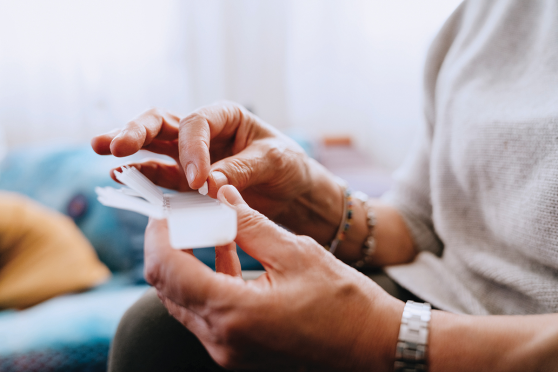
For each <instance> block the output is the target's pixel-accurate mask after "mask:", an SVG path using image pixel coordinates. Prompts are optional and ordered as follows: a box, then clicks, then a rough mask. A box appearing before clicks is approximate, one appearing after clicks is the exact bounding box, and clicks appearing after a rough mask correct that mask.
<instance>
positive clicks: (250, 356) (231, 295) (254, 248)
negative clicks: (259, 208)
mask: <svg viewBox="0 0 558 372" xmlns="http://www.w3.org/2000/svg"><path fill="white" fill-rule="evenodd" d="M218 198H219V200H221V201H222V202H223V203H226V204H227V205H229V206H231V207H232V208H234V209H235V210H236V212H237V214H238V235H237V239H236V243H238V244H239V245H241V246H242V247H243V249H244V250H245V251H246V252H247V253H248V254H250V255H252V256H253V257H254V258H256V259H257V260H259V261H260V262H261V263H262V264H263V266H264V267H265V269H266V273H265V274H263V275H262V276H260V277H259V278H258V279H257V280H254V281H248V282H245V281H243V280H242V278H241V275H240V264H239V260H238V256H237V255H236V250H235V245H234V244H230V245H228V246H223V247H217V248H216V253H217V257H216V269H217V272H213V271H212V270H210V269H209V268H208V267H206V266H205V265H203V264H202V263H201V262H200V261H198V260H197V259H196V258H195V257H194V256H193V255H192V254H191V251H190V252H186V251H179V250H174V249H172V248H171V247H170V245H169V242H168V231H167V225H166V222H165V221H158V220H151V221H150V223H149V225H148V227H147V231H146V242H145V264H146V267H145V274H146V279H147V280H148V281H149V282H150V283H151V284H152V285H153V286H155V287H156V288H157V290H158V294H159V297H160V299H161V300H162V302H163V304H164V305H165V307H167V309H168V310H169V312H170V313H171V314H172V315H173V316H174V317H175V318H176V319H178V320H179V321H180V322H181V323H182V324H184V326H186V327H187V328H188V329H189V330H190V331H192V332H193V333H194V334H195V335H196V336H197V337H198V338H199V340H200V341H201V342H202V344H203V345H204V346H205V348H206V349H207V351H208V352H209V354H210V355H211V356H212V358H213V359H214V360H215V361H216V362H217V363H219V364H220V365H222V366H223V367H225V368H228V369H258V370H319V371H326V370H340V371H347V370H355V371H358V370H363V371H364V370H366V371H370V370H372V369H374V370H378V371H384V370H390V368H392V367H393V356H394V355H395V345H396V342H397V331H398V329H399V320H400V319H401V313H402V311H403V306H404V304H403V303H402V302H401V301H398V300H396V299H394V298H392V297H391V296H389V295H388V294H387V293H385V292H384V291H383V290H382V289H381V288H379V287H378V286H377V285H376V284H375V283H373V282H372V281H371V280H369V279H368V278H367V277H365V276H364V275H362V274H361V273H359V272H358V271H356V270H354V269H352V268H351V267H349V266H347V265H344V264H343V263H342V262H340V261H339V260H337V259H335V258H334V256H333V255H331V254H330V253H329V252H327V251H326V250H324V249H323V247H321V246H320V245H319V244H317V243H316V242H315V241H314V240H313V239H311V238H309V237H305V236H296V235H294V234H292V233H290V232H288V231H286V230H284V229H282V228H280V227H278V226H277V225H276V224H274V223H273V222H271V221H269V220H268V219H267V218H266V217H265V216H263V215H261V214H260V213H258V212H256V211H255V210H253V209H251V208H250V207H249V206H248V205H247V204H246V203H245V202H244V201H243V199H242V197H241V195H240V194H239V193H238V191H237V190H236V189H235V188H234V187H232V186H224V187H222V188H221V190H220V191H219V194H218Z"/></svg>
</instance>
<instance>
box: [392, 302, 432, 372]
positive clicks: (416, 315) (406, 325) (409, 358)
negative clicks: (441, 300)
mask: <svg viewBox="0 0 558 372" xmlns="http://www.w3.org/2000/svg"><path fill="white" fill-rule="evenodd" d="M431 312H432V309H431V306H430V304H429V303H424V304H422V303H419V302H414V301H407V304H405V308H404V309H403V316H402V317H401V328H400V329H399V340H398V342H397V349H396V352H395V365H394V371H395V372H416V371H427V370H428V367H427V359H426V353H427V346H428V326H429V324H430V316H431Z"/></svg>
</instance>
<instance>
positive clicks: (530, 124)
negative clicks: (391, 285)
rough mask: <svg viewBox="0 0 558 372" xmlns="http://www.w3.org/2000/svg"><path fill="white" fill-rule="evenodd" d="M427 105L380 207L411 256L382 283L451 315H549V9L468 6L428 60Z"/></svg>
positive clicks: (554, 213)
mask: <svg viewBox="0 0 558 372" xmlns="http://www.w3.org/2000/svg"><path fill="white" fill-rule="evenodd" d="M425 97H426V98H425V118H426V120H425V121H426V125H425V130H424V131H423V134H422V137H421V139H420V141H418V145H417V146H416V148H415V150H414V151H413V152H412V154H411V156H410V157H409V158H408V159H407V161H406V163H405V164H404V165H403V167H402V168H401V169H400V170H399V171H398V172H396V175H395V179H396V186H395V187H394V189H393V190H391V191H390V192H389V193H388V194H386V195H384V200H385V201H386V202H388V203H389V204H391V205H393V206H394V207H395V208H396V209H398V210H399V212H400V213H401V215H402V216H403V219H404V220H405V222H406V224H407V226H408V229H409V231H410V232H411V235H412V236H413V238H414V242H415V245H416V247H417V248H418V250H419V251H420V253H419V254H418V256H417V258H416V259H415V261H414V262H412V263H410V264H406V265H398V266H392V267H388V268H386V272H387V273H388V275H389V276H391V277H392V278H393V279H394V280H395V281H397V282H398V283H399V284H401V285H402V286H403V287H405V288H407V289H409V290H410V291H411V292H413V293H414V294H416V295H417V296H419V297H420V298H422V299H424V300H425V301H428V302H430V303H432V304H433V305H434V306H436V307H438V308H440V309H444V310H448V311H452V312H456V313H466V314H535V313H551V312H558V1H556V0H470V1H465V2H464V3H463V4H461V6H460V7H459V8H458V9H457V10H456V11H455V12H454V14H453V15H452V16H451V17H450V19H449V20H448V21H447V22H446V24H445V25H444V26H443V28H442V30H441V31H440V33H439V35H438V36H437V38H436V39H435V40H434V43H433V45H432V46H431V48H430V51H429V55H428V58H427V63H426V72H425Z"/></svg>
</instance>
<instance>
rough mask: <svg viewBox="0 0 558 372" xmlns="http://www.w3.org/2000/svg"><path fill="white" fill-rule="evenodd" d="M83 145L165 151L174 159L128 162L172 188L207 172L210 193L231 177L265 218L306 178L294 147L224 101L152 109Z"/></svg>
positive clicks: (104, 150) (104, 151)
mask: <svg viewBox="0 0 558 372" xmlns="http://www.w3.org/2000/svg"><path fill="white" fill-rule="evenodd" d="M91 145H92V147H93V149H94V150H95V151H96V152H97V153H98V154H101V155H110V154H112V155H114V156H118V157H123V156H129V155H132V154H134V153H136V152H138V151H139V150H140V149H144V150H148V151H151V152H153V153H156V154H163V155H167V156H169V157H171V158H172V159H174V162H172V163H168V162H164V161H161V160H146V161H144V162H141V163H136V164H131V165H132V166H134V167H136V168H137V169H138V170H139V171H141V172H142V173H143V174H144V175H145V176H147V177H148V178H149V179H150V180H151V181H153V182H154V183H155V184H157V185H159V186H162V187H165V188H169V189H174V190H178V191H188V190H192V189H194V190H197V189H198V188H200V187H201V186H202V185H203V183H204V182H205V181H206V180H207V181H208V186H209V195H210V196H211V197H213V198H215V197H216V196H217V191H218V190H219V188H220V187H221V186H223V185H225V184H230V185H234V186H235V187H236V188H237V189H238V190H239V191H240V192H241V193H242V195H243V197H244V199H245V200H246V201H247V202H248V203H249V204H250V206H252V207H253V208H255V209H257V210H259V211H260V212H262V213H264V214H265V215H266V216H268V217H270V218H274V217H275V216H276V215H278V214H280V213H281V212H282V211H283V210H284V209H285V208H286V207H287V206H288V204H289V202H290V201H291V200H293V199H294V198H296V197H297V196H298V195H300V194H302V193H304V192H306V191H307V190H309V189H310V188H311V186H312V185H311V182H310V178H309V176H308V173H309V169H308V167H309V165H308V161H309V159H308V157H307V156H306V154H305V153H304V151H303V150H302V148H301V147H300V146H298V144H296V143H295V142H294V141H293V140H291V139H290V138H288V137H287V136H285V135H284V134H282V133H280V132H279V131H278V130H276V129H275V128H273V127H271V126H270V125H268V124H266V123H263V122H262V121H260V120H259V119H258V118H257V117H256V116H254V115H252V114H251V113H250V112H248V111H247V110H246V109H244V108H243V107H241V106H239V105H237V104H234V103H230V102H224V103H218V104H214V105H210V106H206V107H202V108H200V109H198V110H196V111H195V112H193V113H192V114H190V115H188V116H187V117H185V118H183V119H180V118H178V117H176V116H174V115H171V114H168V113H165V112H161V111H159V110H156V109H152V110H149V111H147V112H145V113H143V114H142V115H140V116H139V117H137V118H136V119H134V120H132V121H131V122H129V123H128V124H127V125H126V126H125V127H124V128H123V129H115V130H113V131H111V132H109V133H105V134H102V135H99V136H96V137H95V138H93V140H92V141H91ZM111 176H112V177H113V178H114V175H113V174H112V172H111Z"/></svg>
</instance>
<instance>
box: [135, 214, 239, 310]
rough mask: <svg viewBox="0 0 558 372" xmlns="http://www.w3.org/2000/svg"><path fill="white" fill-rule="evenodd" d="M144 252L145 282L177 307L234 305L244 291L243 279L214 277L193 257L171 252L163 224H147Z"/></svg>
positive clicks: (217, 275) (225, 276)
mask: <svg viewBox="0 0 558 372" xmlns="http://www.w3.org/2000/svg"><path fill="white" fill-rule="evenodd" d="M144 252H145V269H144V270H145V279H146V280H147V282H148V283H150V284H151V285H153V286H154V287H155V288H157V290H159V291H160V292H161V293H162V294H163V295H164V296H165V297H168V298H169V299H171V300H173V301H174V302H175V303H177V304H178V305H180V306H184V307H187V308H190V309H194V308H196V307H197V306H202V305H204V304H205V303H206V301H208V300H213V302H214V303H215V302H218V301H229V300H230V301H235V300H237V296H242V295H243V293H244V292H245V290H246V289H245V288H244V282H243V281H242V279H239V278H233V277H231V276H229V275H223V274H219V273H215V272H213V270H211V269H210V268H209V267H207V266H206V265H205V264H203V263H202V262H200V261H199V260H198V259H197V258H196V257H194V256H193V255H190V254H185V253H184V252H182V251H180V250H176V249H173V248H172V247H171V246H170V243H169V232H168V226H167V221H166V220H155V219H153V218H151V219H150V220H149V224H148V225H147V228H146V230H145V249H144Z"/></svg>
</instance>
